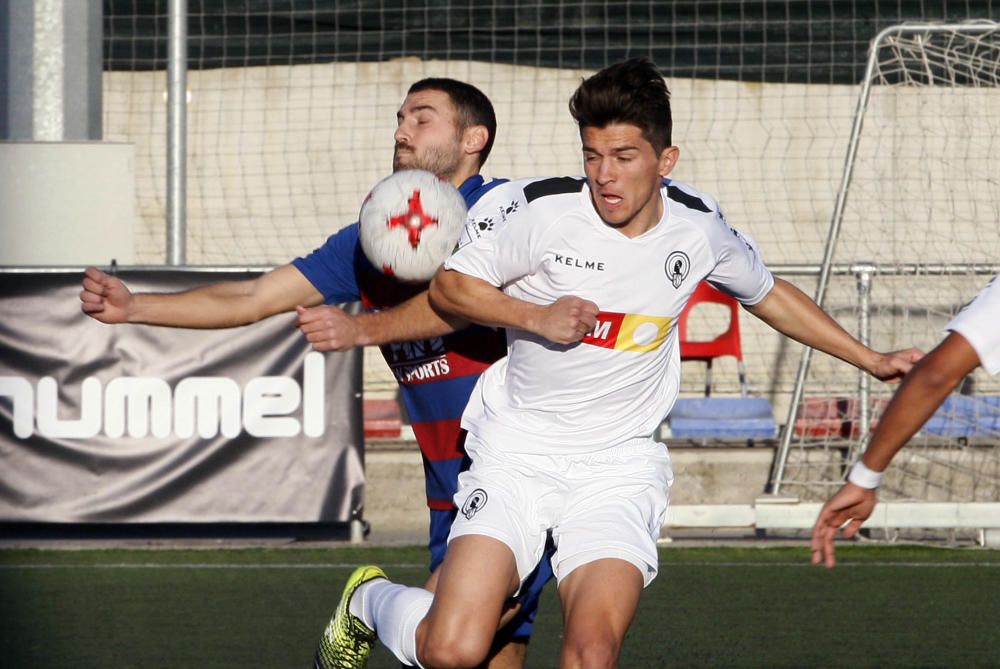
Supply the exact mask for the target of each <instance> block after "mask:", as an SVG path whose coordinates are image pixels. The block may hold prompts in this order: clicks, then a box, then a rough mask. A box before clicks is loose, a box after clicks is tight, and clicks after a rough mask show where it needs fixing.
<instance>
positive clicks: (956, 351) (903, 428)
mask: <svg viewBox="0 0 1000 669" xmlns="http://www.w3.org/2000/svg"><path fill="white" fill-rule="evenodd" d="M978 366H979V356H978V354H977V353H976V350H975V349H974V348H972V346H971V345H970V344H969V342H968V341H966V339H965V338H964V337H963V336H962V335H960V334H958V333H956V332H952V333H951V334H950V335H948V337H947V338H945V340H944V341H943V342H941V343H940V344H939V345H938V346H937V348H935V349H934V350H933V351H931V352H930V353H928V354H927V356H926V357H924V358H923V359H922V360H920V362H918V363H917V364H916V365H915V366H914V367H913V370H912V371H911V372H910V373H909V374H907V375H906V377H905V378H904V379H903V383H902V384H901V385H900V386H899V390H897V391H896V394H895V395H894V396H893V398H892V401H891V402H889V406H888V407H886V410H885V413H884V414H883V415H882V418H881V419H880V420H879V424H878V427H877V428H876V429H875V433H874V434H873V435H872V439H871V442H870V443H869V444H868V448H866V449H865V454H864V456H863V457H862V458H861V461H862V462H863V463H864V465H865V466H866V467H868V468H869V469H871V470H873V471H876V472H882V471H885V468H886V467H888V466H889V462H890V461H891V460H892V458H893V456H895V455H896V453H897V452H898V451H899V449H901V448H902V447H903V446H904V445H905V444H906V442H908V441H909V440H910V438H911V437H912V436H913V435H914V434H916V432H917V430H919V429H920V426H921V425H923V424H924V423H926V422H927V419H928V418H930V417H931V414H933V413H934V411H935V410H936V409H937V408H938V407H939V406H941V403H942V402H944V400H945V398H946V397H948V395H949V394H950V393H951V391H953V390H954V389H955V388H956V387H957V386H958V384H959V383H960V382H961V381H962V379H964V378H965V377H966V375H968V374H970V373H971V372H972V371H973V370H974V369H975V368H976V367H978ZM877 490H878V488H862V487H861V486H858V485H855V484H853V483H850V482H848V483H845V484H844V486H843V487H842V488H841V489H840V490H839V491H838V492H837V493H836V494H835V495H834V496H833V497H831V498H830V499H829V500H828V501H827V502H826V504H824V505H823V508H822V509H821V510H820V513H819V517H818V518H817V519H816V523H815V525H813V531H812V562H813V564H820V563H823V564H825V565H826V566H827V567H833V566H834V565H835V564H836V556H835V553H834V547H833V540H834V538H835V537H836V535H837V530H838V529H839V528H841V527H844V536H845V537H851V536H853V535H854V534H855V532H857V531H858V530H859V529H860V528H861V524H862V523H863V522H864V521H865V520H866V519H867V518H868V517H869V516H870V515H871V513H872V509H874V508H875V502H876V500H877V494H876V491H877ZM845 523H847V525H846V526H845V525H844V524H845Z"/></svg>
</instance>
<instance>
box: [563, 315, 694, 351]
mask: <svg viewBox="0 0 1000 669" xmlns="http://www.w3.org/2000/svg"><path fill="white" fill-rule="evenodd" d="M673 321H674V319H672V318H671V317H670V316H647V315H645V314H620V313H614V312H610V311H602V312H600V313H599V314H597V325H595V326H594V329H593V331H592V332H590V333H589V334H588V335H587V336H585V337H584V338H583V340H582V342H583V343H584V344H590V345H591V346H599V347H601V348H611V349H615V350H616V351H634V352H636V353H646V352H648V351H655V350H656V349H658V348H660V346H661V345H662V344H663V342H664V341H666V339H667V335H668V334H670V327H671V325H673Z"/></svg>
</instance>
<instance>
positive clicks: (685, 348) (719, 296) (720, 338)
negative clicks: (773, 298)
mask: <svg viewBox="0 0 1000 669" xmlns="http://www.w3.org/2000/svg"><path fill="white" fill-rule="evenodd" d="M705 303H710V304H721V305H722V306H724V307H726V308H727V309H728V310H729V325H728V326H727V327H726V329H725V330H724V331H723V332H722V333H720V334H719V335H717V336H715V337H713V338H712V339H708V340H694V339H691V338H690V337H689V335H688V318H689V317H690V315H691V312H692V310H694V308H695V307H697V306H698V305H699V304H705ZM739 312H740V307H739V303H738V302H737V301H736V300H735V299H734V298H732V297H730V296H729V295H727V294H725V293H723V292H722V291H720V290H718V289H716V288H715V287H713V286H712V285H711V284H709V283H707V282H704V281H703V282H701V283H700V284H699V285H698V287H697V288H696V289H695V291H694V293H693V294H692V295H691V299H690V300H689V301H688V303H687V306H686V307H685V308H684V311H682V312H681V315H680V317H679V318H678V320H677V335H678V341H679V345H680V354H681V361H682V362H684V361H698V362H704V363H705V397H704V398H680V399H678V400H677V402H676V403H675V404H674V408H673V409H672V410H671V412H670V416H669V417H668V423H669V425H670V432H671V435H672V436H673V437H678V438H690V439H700V440H707V439H747V440H752V439H767V438H771V437H774V436H775V435H776V434H777V432H778V427H777V425H776V424H775V422H774V412H773V411H772V409H771V403H770V402H769V401H768V400H767V399H766V398H764V397H748V396H747V382H746V369H745V368H744V366H743V349H742V345H741V343H740V318H739ZM730 355H731V356H733V357H734V358H736V370H737V374H738V376H739V384H740V396H739V397H718V398H717V397H711V395H712V361H713V360H715V358H719V357H723V356H730Z"/></svg>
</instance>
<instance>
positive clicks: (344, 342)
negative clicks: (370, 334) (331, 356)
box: [295, 304, 360, 351]
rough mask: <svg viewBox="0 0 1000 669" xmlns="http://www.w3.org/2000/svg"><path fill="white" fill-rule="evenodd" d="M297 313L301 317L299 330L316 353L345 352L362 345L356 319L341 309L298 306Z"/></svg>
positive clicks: (323, 306) (324, 305)
mask: <svg viewBox="0 0 1000 669" xmlns="http://www.w3.org/2000/svg"><path fill="white" fill-rule="evenodd" d="M295 311H296V312H297V313H298V315H299V317H298V328H299V330H300V331H301V332H302V334H303V335H305V338H306V339H308V340H309V342H310V343H311V344H312V347H313V349H314V350H316V351H344V350H347V349H349V348H352V347H354V346H357V345H358V344H359V343H360V342H359V338H360V330H359V327H358V323H357V320H356V317H354V316H351V315H350V314H348V313H346V312H345V311H344V310H343V309H341V308H339V307H333V306H330V305H327V304H322V305H319V306H316V307H303V306H297V307H295Z"/></svg>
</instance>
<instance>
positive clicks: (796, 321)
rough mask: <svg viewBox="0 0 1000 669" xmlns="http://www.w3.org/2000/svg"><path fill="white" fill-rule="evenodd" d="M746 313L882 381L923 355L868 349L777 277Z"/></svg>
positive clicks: (911, 350)
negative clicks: (764, 295)
mask: <svg viewBox="0 0 1000 669" xmlns="http://www.w3.org/2000/svg"><path fill="white" fill-rule="evenodd" d="M747 311H749V312H750V313H752V314H753V315H754V316H756V317H757V318H759V319H761V320H762V321H764V322H765V323H767V324H768V325H770V326H771V327H772V328H774V329H775V330H777V331H778V332H781V333H782V334H784V335H786V336H788V337H791V338H792V339H794V340H796V341H798V342H801V343H803V344H805V345H807V346H811V347H812V348H815V349H817V350H820V351H823V352H824V353H828V354H830V355H832V356H834V357H837V358H840V359H841V360H843V361H845V362H848V363H850V364H852V365H854V366H855V367H858V368H860V369H863V370H865V371H867V372H868V373H869V374H871V375H872V376H874V377H875V378H877V379H881V380H883V381H898V380H899V379H900V378H902V376H903V375H904V374H906V373H907V372H908V371H910V368H911V367H913V363H915V362H916V361H917V360H919V359H920V357H921V356H922V355H923V354H922V352H921V351H920V350H919V349H916V348H908V349H904V350H902V351H893V352H891V353H878V352H877V351H873V350H871V349H870V348H868V347H867V346H865V345H864V344H862V343H861V342H860V341H858V340H857V339H855V338H854V337H853V336H851V334H850V333H848V332H847V331H846V330H845V329H844V328H842V327H841V326H840V324H839V323H837V321H835V320H833V318H831V317H830V316H829V315H828V314H827V313H826V312H825V311H823V310H822V309H821V308H820V307H819V305H817V304H816V303H815V302H813V301H812V299H811V298H810V297H809V296H808V295H806V294H805V293H803V292H802V291H801V290H799V289H798V288H796V287H795V286H794V285H792V284H790V283H788V282H787V281H785V280H783V279H779V278H777V277H776V278H775V279H774V288H772V289H771V292H770V293H768V294H767V296H766V297H765V298H764V299H763V300H761V301H760V302H758V303H757V304H755V305H752V306H749V307H747Z"/></svg>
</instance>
